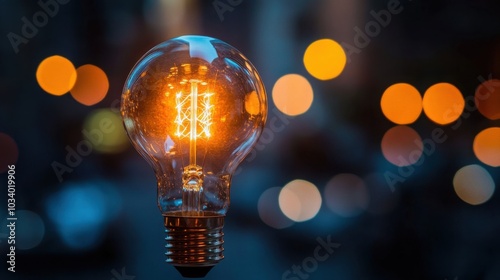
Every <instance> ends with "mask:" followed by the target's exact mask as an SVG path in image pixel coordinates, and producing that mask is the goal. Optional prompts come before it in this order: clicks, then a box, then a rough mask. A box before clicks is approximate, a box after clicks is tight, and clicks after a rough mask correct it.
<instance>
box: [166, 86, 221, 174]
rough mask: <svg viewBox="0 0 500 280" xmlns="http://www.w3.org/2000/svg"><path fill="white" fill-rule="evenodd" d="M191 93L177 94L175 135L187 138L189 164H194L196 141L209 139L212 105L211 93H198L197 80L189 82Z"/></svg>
mask: <svg viewBox="0 0 500 280" xmlns="http://www.w3.org/2000/svg"><path fill="white" fill-rule="evenodd" d="M189 82H190V83H191V91H190V92H188V93H184V92H178V93H177V94H176V96H175V97H176V99H175V109H176V111H177V117H176V118H175V123H176V125H177V129H176V132H175V135H176V136H177V137H179V138H186V137H189V140H190V149H189V152H190V163H191V164H193V165H195V164H196V139H198V138H210V125H211V124H212V107H213V106H212V105H211V104H210V97H211V96H212V95H213V93H209V92H203V93H198V84H199V82H200V81H198V80H190V81H189Z"/></svg>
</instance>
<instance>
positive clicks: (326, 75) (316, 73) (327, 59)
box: [304, 39, 347, 80]
mask: <svg viewBox="0 0 500 280" xmlns="http://www.w3.org/2000/svg"><path fill="white" fill-rule="evenodd" d="M346 62H347V56H346V54H345V51H344V49H343V48H342V46H341V45H340V44H339V43H337V42H335V41H333V40H330V39H321V40H317V41H314V42H313V43H311V44H310V45H309V46H308V47H307V49H306V51H305V53H304V66H305V67H306V70H307V72H309V74H311V75H312V76H313V77H315V78H316V79H319V80H329V79H333V78H335V77H337V76H338V75H340V73H342V71H343V70H344V67H345V65H346Z"/></svg>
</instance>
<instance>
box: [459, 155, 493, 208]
mask: <svg viewBox="0 0 500 280" xmlns="http://www.w3.org/2000/svg"><path fill="white" fill-rule="evenodd" d="M453 188H454V189H455V192H456V193H457V195H458V197H460V199H461V200H463V201H465V202H466V203H468V204H471V205H479V204H482V203H485V202H486V201H488V200H489V199H490V198H491V196H493V193H494V192H495V182H494V181H493V178H491V175H490V173H489V172H488V171H487V170H486V169H484V168H483V167H481V166H479V165H476V164H472V165H468V166H465V167H462V168H460V170H458V171H457V173H455V177H453Z"/></svg>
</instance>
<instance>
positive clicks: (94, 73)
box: [70, 64, 109, 106]
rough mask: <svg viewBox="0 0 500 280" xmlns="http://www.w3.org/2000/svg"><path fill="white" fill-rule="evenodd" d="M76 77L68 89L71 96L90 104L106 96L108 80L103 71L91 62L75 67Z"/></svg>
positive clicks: (82, 102) (84, 103)
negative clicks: (73, 83)
mask: <svg viewBox="0 0 500 280" xmlns="http://www.w3.org/2000/svg"><path fill="white" fill-rule="evenodd" d="M76 73H77V76H78V79H77V80H76V83H75V85H74V86H73V88H72V89H71V90H70V93H71V95H72V96H73V98H74V99H75V100H76V101H78V102H80V103H81V104H83V105H87V106H91V105H94V104H97V103H99V102H100V101H101V100H103V99H104V97H106V94H107V93H108V89H109V81H108V77H107V76H106V73H104V71H103V70H102V69H101V68H99V67H97V66H95V65H92V64H86V65H82V66H80V67H78V69H76Z"/></svg>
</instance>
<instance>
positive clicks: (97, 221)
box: [45, 182, 121, 250]
mask: <svg viewBox="0 0 500 280" xmlns="http://www.w3.org/2000/svg"><path fill="white" fill-rule="evenodd" d="M120 208H121V200H120V198H119V196H118V194H117V193H116V191H114V189H113V188H112V187H111V185H109V184H106V183H103V182H82V183H69V184H65V185H64V188H63V189H62V190H61V191H60V192H57V193H54V194H52V195H51V196H50V197H49V198H48V199H47V200H46V201H45V209H46V211H47V215H48V217H49V219H50V220H51V221H52V222H53V223H54V225H55V226H56V230H57V232H58V233H59V235H60V236H61V239H62V241H63V242H64V243H65V244H66V245H67V246H68V247H70V248H73V249H77V250H86V249H90V248H92V247H94V246H96V245H97V244H98V243H99V241H100V240H101V238H102V236H103V233H104V232H105V229H106V228H105V224H106V223H109V222H110V220H111V219H113V218H115V217H116V216H117V215H118V213H119V211H120Z"/></svg>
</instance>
